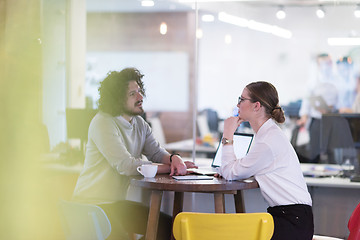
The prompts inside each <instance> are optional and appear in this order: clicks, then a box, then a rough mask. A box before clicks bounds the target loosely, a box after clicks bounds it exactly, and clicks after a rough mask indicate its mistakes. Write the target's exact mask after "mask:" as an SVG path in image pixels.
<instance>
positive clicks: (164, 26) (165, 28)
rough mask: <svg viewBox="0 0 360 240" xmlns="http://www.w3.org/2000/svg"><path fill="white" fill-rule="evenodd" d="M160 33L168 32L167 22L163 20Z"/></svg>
mask: <svg viewBox="0 0 360 240" xmlns="http://www.w3.org/2000/svg"><path fill="white" fill-rule="evenodd" d="M160 33H161V34H162V35H165V34H166V33H167V24H166V23H165V22H162V23H161V24H160Z"/></svg>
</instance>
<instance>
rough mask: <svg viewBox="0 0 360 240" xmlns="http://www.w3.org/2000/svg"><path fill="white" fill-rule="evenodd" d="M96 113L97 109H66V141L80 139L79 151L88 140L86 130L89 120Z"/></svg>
mask: <svg viewBox="0 0 360 240" xmlns="http://www.w3.org/2000/svg"><path fill="white" fill-rule="evenodd" d="M97 112H98V110H97V109H88V108H67V109H66V133H67V138H68V139H80V141H81V146H80V148H81V150H83V148H84V144H85V142H86V141H87V138H88V129H89V125H90V122H91V120H92V119H93V117H94V116H95V114H96V113H97Z"/></svg>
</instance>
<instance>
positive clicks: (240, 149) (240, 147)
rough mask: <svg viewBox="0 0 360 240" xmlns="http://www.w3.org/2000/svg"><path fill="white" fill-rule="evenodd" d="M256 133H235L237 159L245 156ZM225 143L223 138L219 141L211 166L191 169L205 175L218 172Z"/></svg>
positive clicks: (234, 143)
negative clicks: (222, 140)
mask: <svg viewBox="0 0 360 240" xmlns="http://www.w3.org/2000/svg"><path fill="white" fill-rule="evenodd" d="M253 138H254V135H253V134H248V133H234V137H233V139H234V142H233V146H234V151H235V156H236V158H237V159H239V158H242V157H244V156H245V155H246V154H247V153H248V151H249V149H250V146H251V143H252V141H253ZM222 148H223V144H222V143H221V140H220V142H219V145H218V148H217V150H216V153H215V156H214V158H213V161H212V163H211V166H209V167H200V168H198V169H191V171H193V172H194V173H197V174H203V175H214V174H216V173H218V171H217V169H218V168H219V167H220V166H221V156H222Z"/></svg>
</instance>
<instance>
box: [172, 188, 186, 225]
mask: <svg viewBox="0 0 360 240" xmlns="http://www.w3.org/2000/svg"><path fill="white" fill-rule="evenodd" d="M183 202H184V193H183V192H175V195H174V207H173V220H174V219H175V217H176V215H177V214H178V213H179V212H182V210H183Z"/></svg>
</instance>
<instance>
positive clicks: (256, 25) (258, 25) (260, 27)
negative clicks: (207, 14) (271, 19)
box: [218, 12, 292, 39]
mask: <svg viewBox="0 0 360 240" xmlns="http://www.w3.org/2000/svg"><path fill="white" fill-rule="evenodd" d="M218 18H219V21H221V22H225V23H230V24H233V25H236V26H239V27H245V28H249V29H251V30H256V31H260V32H265V33H270V34H272V35H275V36H278V37H282V38H287V39H290V38H291V37H292V33H291V31H289V30H287V29H284V28H281V27H278V26H276V25H270V24H266V23H262V22H257V21H254V20H247V19H246V18H240V17H237V16H233V15H230V14H227V13H225V12H220V13H219V16H218Z"/></svg>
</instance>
